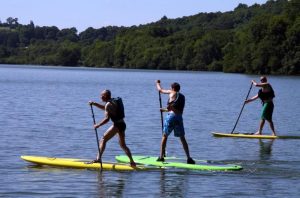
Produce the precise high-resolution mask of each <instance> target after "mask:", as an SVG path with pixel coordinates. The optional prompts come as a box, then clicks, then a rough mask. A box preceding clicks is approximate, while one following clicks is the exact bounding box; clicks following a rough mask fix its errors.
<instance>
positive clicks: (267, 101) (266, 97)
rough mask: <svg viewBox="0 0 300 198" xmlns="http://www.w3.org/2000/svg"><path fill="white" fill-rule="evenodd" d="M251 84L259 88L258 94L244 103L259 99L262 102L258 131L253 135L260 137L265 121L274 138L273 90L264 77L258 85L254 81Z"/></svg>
mask: <svg viewBox="0 0 300 198" xmlns="http://www.w3.org/2000/svg"><path fill="white" fill-rule="evenodd" d="M252 83H253V85H254V86H256V87H260V88H261V89H260V90H259V91H258V93H257V94H256V95H255V96H253V97H252V98H250V99H248V100H246V101H245V103H246V104H247V103H249V102H252V101H254V100H256V99H258V98H259V99H261V102H262V105H263V107H262V113H261V121H260V124H259V129H258V131H257V132H256V133H255V135H261V134H262V130H263V127H264V124H265V120H267V121H268V122H269V124H270V128H271V130H272V135H274V136H276V133H275V128H274V123H273V120H272V115H273V110H274V103H273V98H274V97H275V94H274V90H273V88H272V86H271V84H270V83H268V80H267V77H266V76H261V77H260V83H257V82H255V80H252Z"/></svg>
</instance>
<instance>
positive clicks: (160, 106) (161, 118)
mask: <svg viewBox="0 0 300 198" xmlns="http://www.w3.org/2000/svg"><path fill="white" fill-rule="evenodd" d="M158 96H159V108H160V109H161V108H162V103H161V93H160V91H158ZM163 120H164V117H163V112H162V111H161V110H160V121H161V132H162V133H163V129H164V121H163Z"/></svg>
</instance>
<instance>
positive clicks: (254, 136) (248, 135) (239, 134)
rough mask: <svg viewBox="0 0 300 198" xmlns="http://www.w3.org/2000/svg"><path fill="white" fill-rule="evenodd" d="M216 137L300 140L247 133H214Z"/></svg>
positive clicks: (295, 137)
mask: <svg viewBox="0 0 300 198" xmlns="http://www.w3.org/2000/svg"><path fill="white" fill-rule="evenodd" d="M212 134H213V136H215V137H232V138H255V139H300V136H287V135H286V136H273V135H252V134H246V133H220V132H212Z"/></svg>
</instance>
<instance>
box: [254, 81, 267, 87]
mask: <svg viewBox="0 0 300 198" xmlns="http://www.w3.org/2000/svg"><path fill="white" fill-rule="evenodd" d="M252 83H253V85H254V86H255V87H265V86H266V85H268V84H269V83H267V82H266V83H257V82H255V80H252Z"/></svg>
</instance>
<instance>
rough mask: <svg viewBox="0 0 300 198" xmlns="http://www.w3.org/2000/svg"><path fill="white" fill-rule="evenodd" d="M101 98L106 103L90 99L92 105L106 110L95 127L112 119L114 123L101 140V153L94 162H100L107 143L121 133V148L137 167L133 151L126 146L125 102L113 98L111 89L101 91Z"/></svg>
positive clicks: (132, 164) (133, 165)
mask: <svg viewBox="0 0 300 198" xmlns="http://www.w3.org/2000/svg"><path fill="white" fill-rule="evenodd" d="M101 99H102V101H103V102H105V105H102V104H99V103H96V102H93V101H90V102H89V103H90V105H94V106H96V107H98V108H99V109H101V110H104V112H105V117H104V118H103V119H102V120H101V121H100V122H99V123H98V124H95V125H94V128H95V129H97V128H99V127H100V126H103V125H104V124H106V123H107V122H108V121H109V120H110V119H111V120H112V122H113V125H112V126H111V127H109V128H108V129H107V131H106V132H105V133H104V135H103V137H102V139H101V140H100V153H99V154H98V156H97V159H96V160H94V162H98V161H99V160H100V159H101V157H102V154H103V152H104V150H105V146H106V143H107V142H108V141H109V140H110V139H111V138H112V137H114V136H115V135H116V134H118V135H119V143H120V146H121V148H122V149H123V150H124V152H125V153H126V155H127V156H128V158H129V159H130V165H131V166H132V167H136V164H135V162H134V161H133V159H132V155H131V152H130V150H129V148H128V147H127V146H126V142H125V130H126V123H125V121H124V119H123V118H124V117H125V115H124V107H123V103H122V101H121V104H120V102H119V103H118V101H117V99H119V100H120V98H117V99H114V98H111V92H110V90H104V91H102V92H101Z"/></svg>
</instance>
